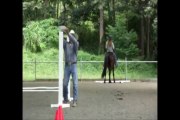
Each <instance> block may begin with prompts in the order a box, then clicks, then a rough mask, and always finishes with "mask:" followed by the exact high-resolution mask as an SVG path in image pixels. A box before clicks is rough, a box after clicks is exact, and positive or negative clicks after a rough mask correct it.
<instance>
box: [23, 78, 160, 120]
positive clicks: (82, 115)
mask: <svg viewBox="0 0 180 120" xmlns="http://www.w3.org/2000/svg"><path fill="white" fill-rule="evenodd" d="M37 86H47V87H58V82H45V81H44V82H23V87H37ZM71 92H72V90H71ZM71 96H72V94H71ZM57 102H58V92H25V91H24V92H23V120H54V117H55V111H56V109H57V108H51V104H56V103H57ZM63 112H64V117H65V120H157V81H153V82H152V81H151V82H141V81H136V82H128V83H111V84H109V83H106V84H104V83H95V82H94V81H88V82H84V81H83V82H79V100H78V106H77V107H68V108H63Z"/></svg>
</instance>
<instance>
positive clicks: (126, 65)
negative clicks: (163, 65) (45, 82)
mask: <svg viewBox="0 0 180 120" xmlns="http://www.w3.org/2000/svg"><path fill="white" fill-rule="evenodd" d="M63 62H64V61H63ZM103 62H104V61H77V63H78V64H80V67H82V65H83V64H84V63H85V64H87V63H101V64H102V63H103ZM117 62H118V63H124V64H125V66H124V72H123V73H124V75H125V76H124V77H125V80H127V77H128V76H127V73H128V63H155V64H156V63H157V62H158V61H127V59H125V60H124V61H121V60H118V61H117ZM41 63H56V64H58V61H37V60H36V59H35V60H34V61H24V62H23V64H34V79H35V80H36V79H37V64H41ZM80 69H81V68H80ZM121 73H122V72H121ZM81 75H82V74H80V78H81Z"/></svg>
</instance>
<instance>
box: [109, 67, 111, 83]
mask: <svg viewBox="0 0 180 120" xmlns="http://www.w3.org/2000/svg"><path fill="white" fill-rule="evenodd" d="M109 83H111V69H110V68H109Z"/></svg>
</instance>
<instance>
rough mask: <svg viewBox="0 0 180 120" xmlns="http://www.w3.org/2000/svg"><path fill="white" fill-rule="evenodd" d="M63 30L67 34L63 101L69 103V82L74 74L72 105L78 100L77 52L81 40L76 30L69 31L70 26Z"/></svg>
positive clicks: (64, 46) (75, 104) (64, 43)
mask: <svg viewBox="0 0 180 120" xmlns="http://www.w3.org/2000/svg"><path fill="white" fill-rule="evenodd" d="M63 32H64V33H66V34H67V40H64V41H63V48H64V54H65V67H64V80H63V97H64V101H63V103H68V102H69V100H68V96H67V95H68V92H70V91H68V83H69V79H70V75H72V80H73V104H72V106H73V107H75V106H77V100H78V75H77V52H78V47H79V42H78V41H77V39H76V38H75V32H74V30H71V31H70V32H69V30H68V28H67V27H65V28H64V29H63Z"/></svg>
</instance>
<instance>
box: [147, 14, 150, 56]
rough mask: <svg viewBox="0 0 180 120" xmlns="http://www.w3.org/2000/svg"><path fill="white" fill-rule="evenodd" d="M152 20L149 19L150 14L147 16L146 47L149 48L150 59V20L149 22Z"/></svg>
mask: <svg viewBox="0 0 180 120" xmlns="http://www.w3.org/2000/svg"><path fill="white" fill-rule="evenodd" d="M149 21H150V20H149V16H148V17H147V47H146V49H147V59H149V58H150V44H149V43H150V42H149V41H150V38H149V32H150V27H149V26H150V25H149V24H150V22H149Z"/></svg>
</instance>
